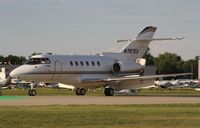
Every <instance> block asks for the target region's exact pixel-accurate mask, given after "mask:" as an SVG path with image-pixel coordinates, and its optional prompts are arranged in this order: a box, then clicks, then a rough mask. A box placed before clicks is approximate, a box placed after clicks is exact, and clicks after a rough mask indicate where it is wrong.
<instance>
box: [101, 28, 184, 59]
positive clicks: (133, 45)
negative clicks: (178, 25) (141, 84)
mask: <svg viewBox="0 0 200 128" xmlns="http://www.w3.org/2000/svg"><path fill="white" fill-rule="evenodd" d="M156 29H157V27H154V26H148V27H146V28H145V29H143V30H142V31H141V32H140V33H139V34H138V36H137V37H136V39H127V40H117V41H116V42H117V43H124V42H125V43H127V45H125V46H124V47H123V48H121V49H120V50H119V51H118V52H112V51H111V52H105V53H102V55H105V56H110V57H114V58H116V59H118V60H122V61H136V60H137V59H139V58H142V57H143V56H144V54H145V52H146V50H147V49H148V46H149V43H150V42H151V41H155V40H181V39H183V38H153V36H154V33H155V31H156Z"/></svg>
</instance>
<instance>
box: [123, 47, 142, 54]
mask: <svg viewBox="0 0 200 128" xmlns="http://www.w3.org/2000/svg"><path fill="white" fill-rule="evenodd" d="M138 52H139V49H134V48H133V49H124V53H125V54H138Z"/></svg>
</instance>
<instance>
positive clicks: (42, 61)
mask: <svg viewBox="0 0 200 128" xmlns="http://www.w3.org/2000/svg"><path fill="white" fill-rule="evenodd" d="M50 63H51V62H50V60H49V59H48V58H30V59H29V60H28V61H27V62H26V64H30V65H34V64H50Z"/></svg>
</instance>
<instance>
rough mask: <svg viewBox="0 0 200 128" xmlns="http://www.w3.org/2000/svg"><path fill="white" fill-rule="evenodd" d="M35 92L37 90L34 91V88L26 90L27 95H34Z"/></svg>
mask: <svg viewBox="0 0 200 128" xmlns="http://www.w3.org/2000/svg"><path fill="white" fill-rule="evenodd" d="M36 94H37V92H36V90H35V89H32V90H28V95H29V96H35V95H36Z"/></svg>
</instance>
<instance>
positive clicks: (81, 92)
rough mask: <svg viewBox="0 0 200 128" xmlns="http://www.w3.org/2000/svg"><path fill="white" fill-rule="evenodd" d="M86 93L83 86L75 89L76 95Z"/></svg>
mask: <svg viewBox="0 0 200 128" xmlns="http://www.w3.org/2000/svg"><path fill="white" fill-rule="evenodd" d="M85 94H86V90H85V89H84V88H77V89H76V95H77V96H80V95H81V96H84V95H85Z"/></svg>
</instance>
